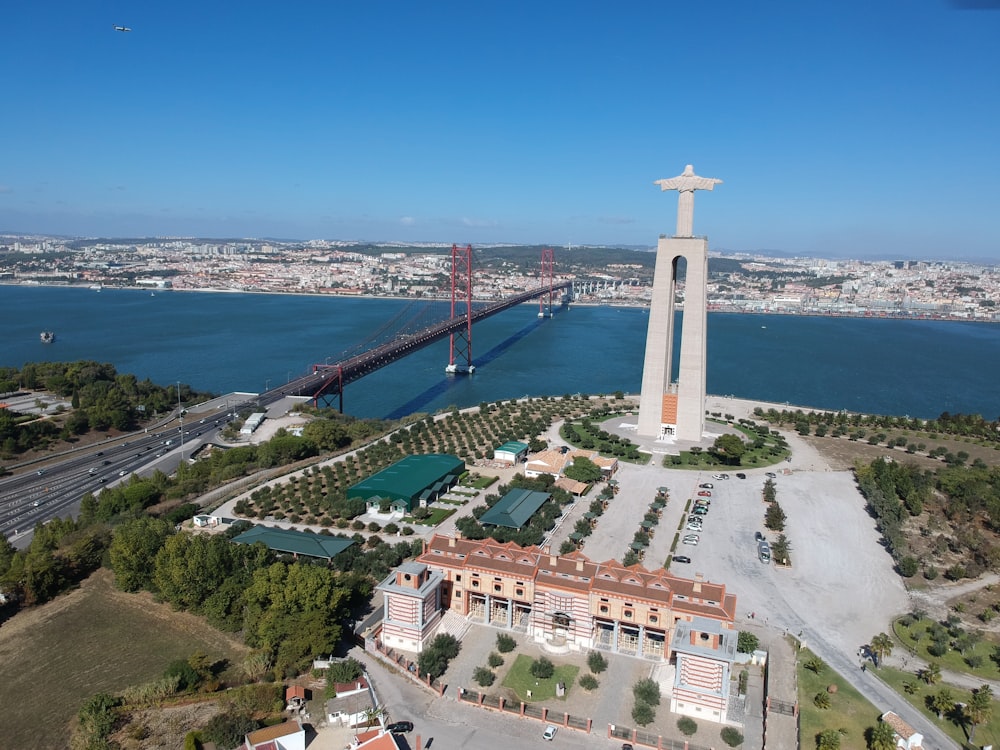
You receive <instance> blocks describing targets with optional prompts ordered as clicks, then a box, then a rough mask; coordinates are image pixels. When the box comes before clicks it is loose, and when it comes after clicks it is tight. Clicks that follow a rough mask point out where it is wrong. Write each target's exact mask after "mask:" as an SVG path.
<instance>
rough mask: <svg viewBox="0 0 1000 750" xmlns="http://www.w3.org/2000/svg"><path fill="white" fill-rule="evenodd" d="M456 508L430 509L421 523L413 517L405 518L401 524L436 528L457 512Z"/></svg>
mask: <svg viewBox="0 0 1000 750" xmlns="http://www.w3.org/2000/svg"><path fill="white" fill-rule="evenodd" d="M457 510H458V508H431V514H430V515H429V516H428V517H427V518H425V519H423V520H422V521H421V520H419V519H416V518H414V517H413V516H405V517H404V518H403V520H402V523H415V524H422V525H423V526H437V525H438V524H439V523H441V522H442V521H443V520H444V519H446V518H447V517H448V516H450V515H451V514H452V513H454V512H455V511H457Z"/></svg>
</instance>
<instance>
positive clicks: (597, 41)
mask: <svg viewBox="0 0 1000 750" xmlns="http://www.w3.org/2000/svg"><path fill="white" fill-rule="evenodd" d="M4 15H5V19H6V20H7V21H8V23H9V24H10V27H11V28H17V29H19V33H18V34H16V35H13V38H12V39H11V40H10V41H9V48H10V50H11V52H12V57H13V59H15V60H21V61H22V62H23V63H24V64H23V65H20V66H18V75H17V76H11V77H10V78H11V80H9V81H7V82H5V89H6V92H7V102H8V104H9V105H10V110H9V113H8V117H7V118H5V119H4V120H3V122H2V124H0V138H2V142H4V143H5V144H7V146H8V148H7V149H6V151H7V153H5V155H4V159H3V160H0V231H4V232H11V233H22V234H53V235H57V234H61V235H71V236H117V237H123V236H200V237H283V238H288V239H302V240H308V239H313V238H325V239H357V240H361V241H372V242H392V241H400V242H434V243H450V242H458V243H473V244H477V243H484V244H485V243H493V244H496V243H515V244H552V245H557V246H566V245H567V244H573V245H581V244H588V245H600V244H607V245H632V246H644V247H652V246H653V245H655V242H656V237H657V236H658V235H660V234H665V233H667V234H669V233H670V232H671V230H672V228H673V225H674V216H675V213H674V211H675V209H674V206H673V205H672V203H671V202H670V201H669V200H668V199H666V198H665V197H664V196H662V194H661V193H660V191H659V189H658V188H657V187H656V186H655V185H654V184H653V181H654V180H657V179H661V178H665V177H669V176H671V175H674V174H677V173H678V172H679V171H680V170H681V169H683V167H684V165H685V164H688V163H691V164H693V165H694V167H695V169H696V170H697V171H698V172H699V173H702V174H712V175H715V176H718V177H719V178H721V179H723V180H725V184H726V189H725V190H724V191H720V192H719V194H718V195H717V196H714V197H713V201H711V202H710V203H709V202H706V203H705V204H704V205H699V207H698V216H696V217H695V221H696V222H697V226H698V227H699V231H700V232H702V233H704V234H707V235H709V236H710V237H711V249H712V250H713V251H724V252H733V253H741V252H744V253H752V252H777V253H782V254H792V255H803V256H809V255H813V256H815V255H819V256H822V255H829V256H831V257H858V258H872V257H907V258H938V259H962V260H977V259H978V260H984V261H985V260H988V259H996V258H998V257H1000V242H998V238H1000V232H998V229H997V227H996V225H995V222H993V221H991V213H992V208H993V206H994V205H995V203H996V200H997V197H998V196H1000V177H998V175H1000V149H998V148H997V146H996V144H995V138H994V135H993V132H992V123H993V122H995V121H996V119H997V114H998V109H1000V105H998V103H997V101H996V97H993V96H991V95H990V94H991V93H992V91H993V90H994V81H995V80H996V78H997V74H998V73H1000V61H998V56H997V53H996V51H995V50H994V46H995V45H994V44H993V41H994V40H995V38H996V35H997V31H998V26H1000V14H998V13H995V12H991V11H976V10H958V9H956V6H955V5H954V4H952V3H949V2H947V1H946V0H920V1H919V2H916V3H913V2H906V3H904V2H902V0H895V1H893V2H887V3H883V4H881V5H879V6H878V7H874V8H873V7H868V6H866V5H864V4H861V3H850V4H848V5H847V6H844V5H840V6H837V7H836V8H835V9H833V10H829V9H825V8H812V7H802V6H800V5H799V4H795V3H790V2H773V3H769V4H767V5H765V6H753V7H748V6H744V5H740V4H736V3H731V2H723V3H721V4H719V5H714V6H712V7H675V8H665V7H660V6H658V5H656V4H653V3H639V4H637V5H634V6H630V7H629V8H628V9H627V10H624V11H617V12H610V11H609V10H607V8H606V6H603V5H598V4H596V3H583V4H573V5H569V4H562V3H553V4H547V5H544V6H540V7H534V6H528V5H526V4H508V5H504V6H475V7H470V6H468V5H463V4H459V3H450V2H446V3H438V4H434V5H432V6H426V7H423V6H422V7H413V6H408V5H405V4H402V3H396V2H390V3H387V4H383V5H381V6H378V7H376V6H364V5H361V6H357V5H355V6H326V5H320V4H316V6H315V7H312V6H309V7H307V8H306V10H305V11H302V10H296V11H293V12H288V11H285V12H281V11H279V10H278V9H277V8H275V7H273V6H271V5H268V4H263V3H255V2H251V3H247V4H243V5H241V6H240V10H239V12H238V13H232V12H229V11H227V10H222V9H218V10H217V9H214V8H210V7H204V6H194V5H193V4H190V3H187V2H181V3H179V4H174V5H171V6H169V7H167V6H133V5H129V4H126V3H122V2H114V3H111V4H109V5H108V6H107V7H106V8H105V9H96V8H93V7H83V6H78V5H74V4H71V3H68V2H63V1H62V0H59V1H58V2H56V3H55V4H54V6H51V5H50V6H45V7H44V9H43V8H42V7H34V6H31V5H30V4H28V5H24V6H23V7H21V6H17V7H12V8H10V9H7V10H6V12H5V14H4ZM116 25H122V26H126V27H128V28H129V29H131V31H130V32H129V33H120V32H117V31H116V30H115V29H114V27H115V26H116ZM942 182H943V183H944V184H943V185H942V184H941V183H942Z"/></svg>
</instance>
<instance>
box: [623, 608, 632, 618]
mask: <svg viewBox="0 0 1000 750" xmlns="http://www.w3.org/2000/svg"><path fill="white" fill-rule="evenodd" d="M622 617H624V618H625V619H626V620H631V619H632V610H631V609H626V610H625V611H624V612H622Z"/></svg>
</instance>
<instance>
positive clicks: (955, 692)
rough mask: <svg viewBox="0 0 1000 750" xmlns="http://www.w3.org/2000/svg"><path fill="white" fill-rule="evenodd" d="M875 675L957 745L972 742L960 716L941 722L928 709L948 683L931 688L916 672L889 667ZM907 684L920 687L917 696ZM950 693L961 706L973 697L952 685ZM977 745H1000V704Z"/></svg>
mask: <svg viewBox="0 0 1000 750" xmlns="http://www.w3.org/2000/svg"><path fill="white" fill-rule="evenodd" d="M875 674H877V675H878V676H879V677H881V678H882V680H884V681H885V683H886V684H887V685H889V686H890V687H892V689H893V690H895V691H896V692H897V693H899V694H900V695H901V696H903V698H905V699H906V700H907V701H908V702H910V703H911V704H913V705H914V706H915V707H916V708H917V709H919V711H920V712H921V713H922V714H923V715H924V716H926V717H927V718H928V719H930V721H931V722H933V723H934V724H936V725H937V726H938V727H940V728H941V729H942V730H943V731H944V732H945V734H947V735H948V736H949V737H951V738H952V739H954V740H955V742H957V743H958V744H960V745H961V744H962V743H964V742H965V741H966V740H967V739H968V737H967V733H966V730H965V728H964V727H963V726H961V725H960V724H959V722H958V720H957V719H958V717H957V716H954V715H953V716H950V717H949V716H945V717H944V718H943V719H941V720H938V718H937V714H936V713H934V712H933V711H931V710H930V709H929V708H928V707H927V700H928V698H929V697H930V696H932V695H934V694H936V693H937V692H938V691H939V690H940V689H941V688H942V687H944V685H945V683H944V682H939V683H938V684H937V685H928V684H926V683H924V682H922V681H920V680H919V679H918V678H917V676H916V675H915V674H914V673H913V672H903V671H901V670H898V669H891V668H889V667H880V668H878V669H876V670H875ZM905 683H912V684H916V685H917V686H918V689H917V692H915V693H914V694H913V695H909V694H907V692H906V690H905V689H904V687H903V685H904V684H905ZM948 689H949V690H951V695H952V697H953V698H954V699H955V700H956V701H959V702H961V703H968V701H969V698H970V697H971V696H972V693H971V692H969V691H968V690H963V689H962V688H958V687H954V686H952V685H949V686H948ZM976 745H978V746H980V747H982V746H984V745H1000V703H997V701H993V720H992V721H990V722H988V723H986V724H982V725H980V726H979V727H977V728H976Z"/></svg>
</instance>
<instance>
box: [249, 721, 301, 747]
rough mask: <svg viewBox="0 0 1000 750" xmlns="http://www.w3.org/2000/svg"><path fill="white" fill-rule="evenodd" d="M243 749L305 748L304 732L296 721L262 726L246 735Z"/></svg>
mask: <svg viewBox="0 0 1000 750" xmlns="http://www.w3.org/2000/svg"><path fill="white" fill-rule="evenodd" d="M242 747H243V748H244V749H245V750H306V732H305V730H304V729H303V728H302V725H301V724H299V722H297V721H286V722H284V723H283V724H275V725H274V726H273V727H264V728H263V729H258V730H256V731H254V732H250V733H249V734H248V735H246V737H245V739H244V743H243V745H242Z"/></svg>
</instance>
